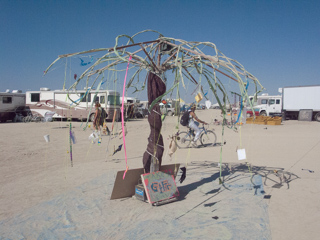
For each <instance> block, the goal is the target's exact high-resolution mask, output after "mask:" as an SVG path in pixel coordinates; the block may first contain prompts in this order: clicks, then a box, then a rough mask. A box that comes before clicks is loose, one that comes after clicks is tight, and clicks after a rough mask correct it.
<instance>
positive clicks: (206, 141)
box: [200, 130, 217, 147]
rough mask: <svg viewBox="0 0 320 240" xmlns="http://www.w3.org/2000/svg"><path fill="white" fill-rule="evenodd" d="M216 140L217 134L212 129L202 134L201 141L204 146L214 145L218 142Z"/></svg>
mask: <svg viewBox="0 0 320 240" xmlns="http://www.w3.org/2000/svg"><path fill="white" fill-rule="evenodd" d="M216 141H217V136H216V134H215V133H214V132H213V131H211V130H208V131H206V132H204V133H202V134H201V136H200V142H201V144H202V145H203V146H204V147H209V146H214V145H215V144H216Z"/></svg>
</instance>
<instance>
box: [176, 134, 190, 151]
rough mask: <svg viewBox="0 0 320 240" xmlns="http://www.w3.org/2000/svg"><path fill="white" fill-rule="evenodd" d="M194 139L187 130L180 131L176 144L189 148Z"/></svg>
mask: <svg viewBox="0 0 320 240" xmlns="http://www.w3.org/2000/svg"><path fill="white" fill-rule="evenodd" d="M191 141H192V138H191V135H190V134H189V133H187V132H180V133H179V136H177V138H176V144H177V146H178V147H179V148H187V147H188V146H189V145H190V143H191Z"/></svg>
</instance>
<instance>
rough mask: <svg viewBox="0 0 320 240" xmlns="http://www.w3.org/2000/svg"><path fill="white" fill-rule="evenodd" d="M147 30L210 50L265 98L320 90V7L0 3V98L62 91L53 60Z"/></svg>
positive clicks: (60, 71)
mask: <svg viewBox="0 0 320 240" xmlns="http://www.w3.org/2000/svg"><path fill="white" fill-rule="evenodd" d="M145 29H153V30H157V31H159V32H160V33H162V34H163V35H164V36H167V37H173V38H177V39H184V40H187V41H209V42H212V43H214V44H216V46H217V48H218V49H219V50H220V51H222V52H223V53H224V54H225V55H226V56H228V57H230V58H233V59H235V60H237V61H239V62H240V63H241V64H242V65H243V66H244V67H245V68H246V69H247V71H249V72H250V73H252V74H253V75H255V76H256V77H257V78H258V79H259V80H260V82H261V84H262V85H263V86H264V87H265V88H266V91H265V92H267V93H269V94H278V88H280V87H285V86H299V85H319V84H320V66H319V65H320V44H319V42H320V41H319V40H320V1H313V0H309V1H295V0H291V1H227V0H225V1H215V0H198V1H188V0H185V1H178V0H176V1H174V0H173V1H167V0H162V1H150V0H149V1H142V0H135V1H123V0H117V1H59V0H57V1H40V0H38V1H14V0H11V1H7V0H1V1H0V32H1V38H0V54H1V57H0V86H1V87H0V91H5V90H6V89H11V90H13V89H21V90H23V91H26V90H28V89H29V90H38V89H39V88H40V87H49V88H51V89H62V86H63V82H64V65H63V64H57V66H55V67H54V68H53V70H52V71H51V72H49V73H48V74H47V75H45V76H43V71H44V70H45V69H46V68H47V67H48V66H49V65H50V64H51V63H52V62H53V61H54V60H55V59H56V58H57V56H58V55H60V54H66V53H73V52H79V51H83V50H89V49H95V48H104V47H106V48H108V47H113V46H114V44H115V38H116V37H117V36H118V35H120V34H127V35H133V34H135V33H137V32H139V31H142V30H145ZM146 40H153V39H146ZM78 74H80V73H78ZM69 82H70V83H71V82H72V77H69Z"/></svg>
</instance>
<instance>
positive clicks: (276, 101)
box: [247, 85, 320, 122]
mask: <svg viewBox="0 0 320 240" xmlns="http://www.w3.org/2000/svg"><path fill="white" fill-rule="evenodd" d="M280 90H281V92H282V96H271V97H269V98H268V99H267V100H266V104H260V105H256V106H254V107H253V108H254V112H255V115H261V116H282V117H283V120H285V119H298V118H299V115H300V113H301V111H305V110H307V111H309V112H310V114H311V119H314V120H316V121H318V122H320V101H319V96H320V85H318V86H298V87H284V88H281V89H280ZM247 115H253V113H252V111H250V110H248V111H247Z"/></svg>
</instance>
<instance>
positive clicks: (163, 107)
mask: <svg viewBox="0 0 320 240" xmlns="http://www.w3.org/2000/svg"><path fill="white" fill-rule="evenodd" d="M159 106H160V112H161V114H166V115H167V116H173V115H174V114H175V109H174V107H173V106H172V104H171V103H166V104H164V103H159Z"/></svg>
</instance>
